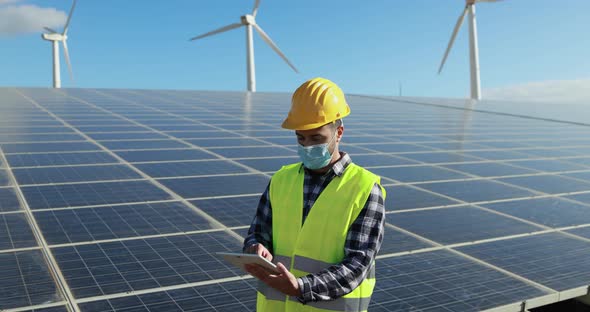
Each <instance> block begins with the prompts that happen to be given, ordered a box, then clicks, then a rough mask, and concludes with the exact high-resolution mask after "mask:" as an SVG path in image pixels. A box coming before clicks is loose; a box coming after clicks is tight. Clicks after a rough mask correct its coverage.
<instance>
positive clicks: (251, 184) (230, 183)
mask: <svg viewBox="0 0 590 312" xmlns="http://www.w3.org/2000/svg"><path fill="white" fill-rule="evenodd" d="M158 181H159V182H160V183H162V184H164V185H165V186H166V187H168V188H170V189H171V190H172V191H174V192H175V193H177V194H179V195H180V196H182V197H184V198H199V197H211V196H222V195H224V196H228V195H243V194H244V195H245V194H257V193H262V192H264V189H265V188H266V186H267V185H268V182H269V178H268V177H266V176H263V175H259V174H248V175H237V176H220V177H200V178H180V179H162V180H158Z"/></svg>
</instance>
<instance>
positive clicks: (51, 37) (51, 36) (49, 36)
mask: <svg viewBox="0 0 590 312" xmlns="http://www.w3.org/2000/svg"><path fill="white" fill-rule="evenodd" d="M75 7H76V0H74V2H73V3H72V8H71V9H70V14H69V15H68V20H67V21H66V25H65V26H64V30H63V32H62V33H61V34H60V33H58V32H57V31H55V30H53V29H51V28H49V27H43V28H44V29H45V30H47V31H48V32H49V33H46V34H42V35H41V38H43V39H44V40H47V41H51V43H52V44H53V87H54V88H61V78H60V69H59V42H61V43H62V44H63V46H64V55H65V58H66V62H67V63H68V70H69V71H70V77H71V78H72V80H74V74H73V73H72V64H71V63H70V53H69V52H68V44H67V42H66V41H67V40H68V35H67V34H68V26H69V25H70V20H71V19H72V13H74V8H75Z"/></svg>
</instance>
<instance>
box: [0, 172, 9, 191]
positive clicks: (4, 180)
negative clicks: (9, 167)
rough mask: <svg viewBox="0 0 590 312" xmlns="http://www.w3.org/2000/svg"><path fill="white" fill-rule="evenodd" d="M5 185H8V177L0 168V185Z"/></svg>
mask: <svg viewBox="0 0 590 312" xmlns="http://www.w3.org/2000/svg"><path fill="white" fill-rule="evenodd" d="M7 185H10V177H9V176H8V172H7V171H6V170H4V169H2V168H0V187H1V186H7Z"/></svg>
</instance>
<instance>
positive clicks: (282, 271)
mask: <svg viewBox="0 0 590 312" xmlns="http://www.w3.org/2000/svg"><path fill="white" fill-rule="evenodd" d="M277 268H279V271H281V274H287V273H289V270H288V269H287V268H286V267H285V266H284V265H283V264H282V263H280V262H279V263H277Z"/></svg>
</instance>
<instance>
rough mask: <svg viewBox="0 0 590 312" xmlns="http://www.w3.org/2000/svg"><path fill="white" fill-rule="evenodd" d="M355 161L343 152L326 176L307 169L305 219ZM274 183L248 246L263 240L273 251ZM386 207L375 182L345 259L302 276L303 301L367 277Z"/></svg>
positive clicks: (327, 296)
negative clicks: (322, 196) (272, 191)
mask: <svg viewBox="0 0 590 312" xmlns="http://www.w3.org/2000/svg"><path fill="white" fill-rule="evenodd" d="M350 163H352V160H351V159H350V156H349V155H348V154H346V153H341V158H340V159H339V160H338V161H337V162H336V163H335V164H334V165H333V166H332V168H331V169H330V170H329V171H328V172H327V173H325V174H323V175H317V174H312V173H310V172H309V171H308V170H307V169H305V168H304V167H303V165H302V166H301V168H303V170H305V178H304V182H303V202H304V204H303V220H301V224H303V222H305V219H306V217H307V215H308V214H309V211H310V209H311V207H312V206H313V204H314V203H315V201H316V199H317V198H318V197H319V195H320V194H321V193H322V191H323V190H324V189H325V188H326V186H327V185H328V184H329V183H330V181H332V179H333V178H334V177H335V176H341V175H342V174H343V173H344V170H345V169H346V167H347V166H348V165H349V164H350ZM269 187H270V183H269V185H268V186H267V188H266V190H265V192H264V193H263V194H262V196H261V198H260V202H259V204H258V209H257V211H256V215H255V216H254V219H253V220H252V224H251V225H250V229H249V231H248V236H247V237H246V239H245V240H244V249H246V248H247V247H249V246H251V245H253V244H257V243H260V244H262V245H264V246H265V247H266V248H267V249H268V250H269V251H270V252H271V254H272V253H273V250H272V207H271V204H270V195H269ZM384 220H385V207H384V198H383V193H382V191H381V188H380V187H379V185H377V184H375V185H374V186H373V188H372V190H371V193H370V195H369V198H368V199H367V202H366V203H365V206H364V207H363V209H362V210H361V212H360V214H359V215H358V217H357V219H356V220H355V221H354V223H353V224H352V225H351V227H350V229H349V230H348V234H347V237H346V242H345V245H344V259H343V260H342V262H340V263H339V264H335V265H332V266H330V267H328V268H326V269H324V270H322V271H320V272H318V273H315V274H309V275H306V276H302V277H300V278H298V279H297V280H298V283H299V287H300V289H301V293H302V297H300V298H299V300H300V301H302V302H303V303H306V302H310V301H327V300H334V299H337V298H338V297H341V296H343V295H346V294H348V293H350V292H351V291H353V290H354V289H355V288H356V287H357V286H358V285H359V284H360V283H361V282H362V281H363V280H364V278H365V277H366V275H367V273H368V271H369V268H370V265H371V263H372V262H373V261H374V260H375V256H376V255H377V252H379V249H380V248H381V243H382V241H383V233H384Z"/></svg>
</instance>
